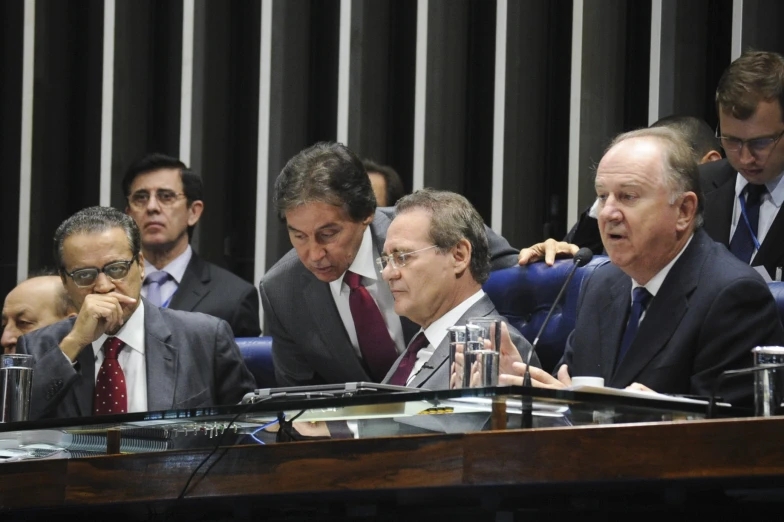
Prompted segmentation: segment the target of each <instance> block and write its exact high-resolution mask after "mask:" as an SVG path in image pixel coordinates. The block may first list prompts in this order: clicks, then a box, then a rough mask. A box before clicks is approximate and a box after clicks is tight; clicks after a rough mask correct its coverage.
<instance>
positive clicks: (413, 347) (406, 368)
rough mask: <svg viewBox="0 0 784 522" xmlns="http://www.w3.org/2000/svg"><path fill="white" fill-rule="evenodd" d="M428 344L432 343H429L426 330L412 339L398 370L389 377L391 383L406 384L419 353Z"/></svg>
mask: <svg viewBox="0 0 784 522" xmlns="http://www.w3.org/2000/svg"><path fill="white" fill-rule="evenodd" d="M428 344H430V343H428V341H427V337H425V332H420V333H419V335H417V336H416V337H414V340H413V341H411V344H409V345H408V348H406V354H405V355H404V356H403V358H402V359H400V364H398V366H397V370H395V373H393V374H392V377H391V378H390V379H389V384H396V385H398V386H405V385H406V382H407V381H408V377H409V376H410V375H411V370H413V369H414V363H416V358H417V353H419V350H421V349H422V348H424V347H425V346H427V345H428Z"/></svg>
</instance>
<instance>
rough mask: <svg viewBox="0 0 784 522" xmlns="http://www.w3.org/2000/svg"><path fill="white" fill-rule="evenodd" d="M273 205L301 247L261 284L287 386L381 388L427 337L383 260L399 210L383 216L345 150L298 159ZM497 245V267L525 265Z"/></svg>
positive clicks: (330, 148)
mask: <svg viewBox="0 0 784 522" xmlns="http://www.w3.org/2000/svg"><path fill="white" fill-rule="evenodd" d="M274 202H275V205H276V208H277V211H278V212H279V214H280V217H281V218H282V219H284V220H285V222H286V228H287V229H288V233H289V239H290V240H291V243H292V245H293V247H294V248H293V249H292V250H291V251H289V253H287V254H286V255H285V256H283V258H281V259H280V260H279V261H278V262H277V263H275V265H274V266H273V267H272V268H271V269H270V270H269V271H268V272H267V273H266V275H265V276H264V278H263V279H262V280H261V282H260V284H259V293H260V294H261V302H262V305H263V306H264V318H265V321H266V322H267V327H268V330H269V334H270V335H272V338H273V342H272V354H273V361H274V364H275V377H276V380H277V383H278V385H280V386H301V385H309V384H324V383H342V382H356V381H373V382H380V381H381V380H382V379H383V378H384V377H385V376H386V374H387V372H388V371H389V368H390V367H391V366H392V364H393V363H394V362H395V360H396V359H397V358H398V355H399V354H400V353H402V352H403V351H404V350H405V348H406V346H407V345H408V343H409V342H410V341H411V339H412V337H413V336H414V334H416V332H417V331H418V330H419V325H417V324H415V323H413V322H412V321H410V320H409V319H406V318H401V317H399V316H398V315H397V314H396V313H395V310H394V300H393V298H392V294H391V293H390V291H389V286H388V285H386V284H385V283H384V282H383V281H382V279H381V274H380V272H379V271H378V269H377V267H376V265H375V262H374V260H375V259H376V258H377V257H378V256H379V255H380V253H381V250H382V249H383V245H384V241H385V240H386V234H387V229H388V228H389V224H390V222H391V220H392V218H393V217H394V210H393V209H391V208H376V197H375V194H374V193H373V188H372V186H371V184H370V179H369V178H368V175H367V173H366V172H365V168H364V166H363V165H362V161H361V160H360V159H359V158H358V157H357V156H356V154H354V153H353V152H352V151H351V150H349V149H348V148H347V147H345V146H344V145H341V144H338V143H317V144H315V145H313V146H311V147H309V148H307V149H304V150H302V151H301V152H299V153H298V154H297V155H296V156H294V157H293V158H291V159H290V160H289V162H288V163H287V164H286V166H285V167H284V168H283V171H282V172H281V173H280V175H279V176H278V179H277V180H276V182H275V191H274ZM488 240H489V245H490V247H489V249H490V255H491V266H492V268H494V269H495V268H505V267H509V266H513V265H514V264H515V263H516V262H517V250H515V249H514V248H512V247H511V246H509V244H508V243H507V242H506V240H505V239H503V238H501V237H499V236H498V235H496V234H493V233H492V231H488Z"/></svg>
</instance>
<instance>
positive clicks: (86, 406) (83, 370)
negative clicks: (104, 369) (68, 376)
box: [73, 343, 95, 417]
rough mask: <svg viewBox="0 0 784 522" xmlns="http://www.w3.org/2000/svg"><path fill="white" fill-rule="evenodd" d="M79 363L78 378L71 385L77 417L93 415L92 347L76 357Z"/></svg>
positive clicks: (93, 367)
mask: <svg viewBox="0 0 784 522" xmlns="http://www.w3.org/2000/svg"><path fill="white" fill-rule="evenodd" d="M76 361H77V362H78V363H79V374H80V378H78V379H77V380H76V382H74V384H73V393H74V397H75V399H76V408H77V410H78V416H79V417H86V416H89V415H92V414H93V395H94V394H95V352H94V351H93V345H92V343H91V344H88V345H87V346H85V347H84V348H83V349H82V351H81V352H79V355H77V356H76Z"/></svg>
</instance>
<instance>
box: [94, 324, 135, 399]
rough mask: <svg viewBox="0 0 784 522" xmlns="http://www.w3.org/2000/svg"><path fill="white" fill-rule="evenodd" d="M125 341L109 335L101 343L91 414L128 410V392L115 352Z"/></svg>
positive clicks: (117, 351) (118, 351)
mask: <svg viewBox="0 0 784 522" xmlns="http://www.w3.org/2000/svg"><path fill="white" fill-rule="evenodd" d="M123 346H125V343H123V342H122V341H121V340H119V339H118V338H117V337H109V338H108V339H106V342H104V343H103V364H101V369H100V370H99V371H98V378H96V379H95V393H94V394H93V415H106V414H108V413H125V412H126V411H128V397H127V395H128V393H127V391H126V386H125V374H124V373H123V370H122V368H120V363H119V361H118V360H117V354H119V353H120V350H122V349H123Z"/></svg>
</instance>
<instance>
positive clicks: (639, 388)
mask: <svg viewBox="0 0 784 522" xmlns="http://www.w3.org/2000/svg"><path fill="white" fill-rule="evenodd" d="M626 389H627V390H631V391H641V392H648V393H657V392H656V391H655V390H652V389H650V388H648V387H647V386H645V385H644V384H640V383H639V382H633V383H631V384H630V385H629V386H627V387H626Z"/></svg>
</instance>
